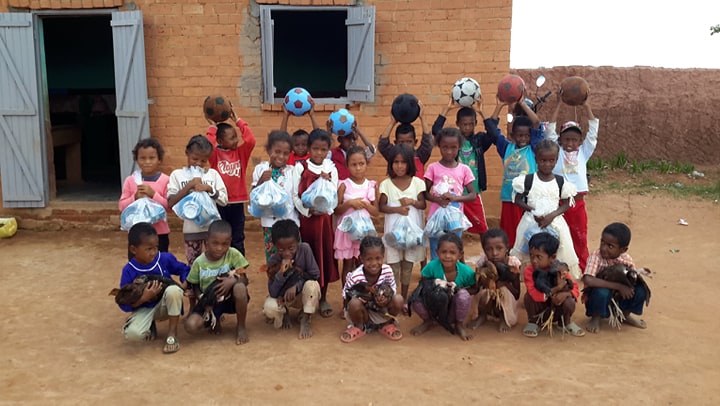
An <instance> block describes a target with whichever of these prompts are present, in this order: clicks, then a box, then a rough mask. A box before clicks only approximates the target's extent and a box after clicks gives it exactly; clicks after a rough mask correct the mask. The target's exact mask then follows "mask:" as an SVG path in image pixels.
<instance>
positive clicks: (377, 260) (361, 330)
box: [340, 236, 403, 343]
mask: <svg viewBox="0 0 720 406" xmlns="http://www.w3.org/2000/svg"><path fill="white" fill-rule="evenodd" d="M384 256H385V246H384V245H383V242H382V240H381V239H380V238H379V237H371V236H368V237H365V238H363V240H362V241H361V242H360V261H361V262H362V266H360V267H359V268H358V269H356V270H354V271H353V272H351V273H349V274H348V276H347V281H345V288H344V289H343V292H342V295H343V299H345V303H346V305H345V318H346V319H348V320H350V321H351V323H352V324H350V326H348V328H347V330H345V332H343V333H342V334H341V335H340V341H342V342H344V343H350V342H353V341H355V340H357V339H358V338H360V337H363V336H364V335H365V334H366V332H367V330H369V329H373V330H374V329H377V330H378V331H379V332H380V333H382V334H383V335H384V336H385V337H387V338H388V339H390V340H392V341H398V340H400V339H402V337H403V334H402V331H400V330H398V328H397V326H396V325H395V322H394V320H393V319H395V316H397V315H398V314H400V311H401V310H402V307H403V298H402V296H400V295H398V294H396V293H395V292H396V285H395V277H394V276H393V272H392V270H391V269H390V267H389V266H388V265H386V264H384V263H383V260H384ZM359 283H365V284H367V286H368V287H379V286H381V285H382V286H387V285H389V286H390V289H391V290H392V294H391V295H388V296H383V295H374V298H372V299H370V300H366V299H364V298H362V297H359V296H357V295H353V294H352V293H351V292H352V288H353V287H355V286H356V285H357V284H359Z"/></svg>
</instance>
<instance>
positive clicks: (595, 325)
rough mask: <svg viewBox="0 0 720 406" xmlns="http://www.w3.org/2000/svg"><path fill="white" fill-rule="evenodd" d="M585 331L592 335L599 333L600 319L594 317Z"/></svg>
mask: <svg viewBox="0 0 720 406" xmlns="http://www.w3.org/2000/svg"><path fill="white" fill-rule="evenodd" d="M585 330H587V331H589V332H591V333H596V334H597V333H599V332H600V317H598V316H593V317H592V318H591V319H590V321H589V322H588V324H587V325H586V326H585Z"/></svg>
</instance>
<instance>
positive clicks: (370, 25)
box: [345, 6, 375, 102]
mask: <svg viewBox="0 0 720 406" xmlns="http://www.w3.org/2000/svg"><path fill="white" fill-rule="evenodd" d="M345 25H346V26H347V34H348V77H347V81H346V82H345V89H346V90H347V98H348V99H349V100H351V101H362V102H372V101H374V100H375V7H374V6H369V7H348V17H347V20H345Z"/></svg>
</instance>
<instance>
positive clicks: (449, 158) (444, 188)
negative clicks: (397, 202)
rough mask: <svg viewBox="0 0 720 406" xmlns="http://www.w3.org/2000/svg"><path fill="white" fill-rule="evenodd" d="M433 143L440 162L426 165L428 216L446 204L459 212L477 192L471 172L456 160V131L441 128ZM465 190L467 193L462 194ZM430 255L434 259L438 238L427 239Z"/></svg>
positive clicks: (459, 137)
mask: <svg viewBox="0 0 720 406" xmlns="http://www.w3.org/2000/svg"><path fill="white" fill-rule="evenodd" d="M435 144H436V145H437V146H438V148H440V156H441V159H440V161H439V162H433V163H431V164H430V165H428V167H427V170H426V171H425V188H426V190H425V199H426V200H428V201H429V202H430V213H429V214H428V219H429V218H430V217H432V215H433V214H434V213H435V211H436V210H437V209H438V207H447V206H448V205H449V204H451V205H454V206H456V207H458V208H459V209H460V210H461V211H462V203H463V202H470V201H473V200H475V198H476V197H477V193H476V191H475V186H473V181H474V180H475V177H474V176H473V174H472V170H471V169H470V168H469V167H468V166H467V165H465V164H462V163H459V162H458V161H457V156H458V152H459V150H460V146H461V145H462V144H463V136H462V135H461V134H460V130H458V129H457V128H443V129H442V130H440V132H438V134H437V135H436V136H435ZM464 190H466V191H467V193H463V191H464ZM429 240H430V256H431V258H432V259H437V248H438V239H437V238H430V239H429Z"/></svg>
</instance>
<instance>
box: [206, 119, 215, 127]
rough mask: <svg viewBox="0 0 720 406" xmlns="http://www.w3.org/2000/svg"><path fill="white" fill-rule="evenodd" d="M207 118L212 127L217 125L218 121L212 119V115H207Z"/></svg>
mask: <svg viewBox="0 0 720 406" xmlns="http://www.w3.org/2000/svg"><path fill="white" fill-rule="evenodd" d="M205 120H207V122H208V124H210V126H211V127H217V123H216V122H214V121H212V119H211V118H210V117H205Z"/></svg>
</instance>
